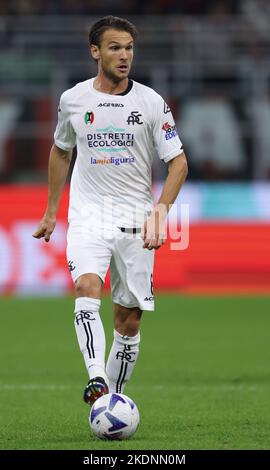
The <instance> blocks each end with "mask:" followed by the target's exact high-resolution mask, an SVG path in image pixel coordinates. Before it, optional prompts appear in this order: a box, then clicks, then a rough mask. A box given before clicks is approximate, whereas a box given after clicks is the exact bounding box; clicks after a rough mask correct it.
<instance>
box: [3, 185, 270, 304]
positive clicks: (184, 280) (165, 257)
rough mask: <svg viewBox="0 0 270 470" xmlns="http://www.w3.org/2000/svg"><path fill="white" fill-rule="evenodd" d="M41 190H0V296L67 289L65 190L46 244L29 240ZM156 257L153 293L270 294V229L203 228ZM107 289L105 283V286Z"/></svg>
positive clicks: (37, 215) (37, 216)
mask: <svg viewBox="0 0 270 470" xmlns="http://www.w3.org/2000/svg"><path fill="white" fill-rule="evenodd" d="M46 199H47V189H46V187H45V186H2V187H0V294H30V295H39V294H40V295H46V294H47V295H61V294H63V293H66V292H68V291H69V290H70V289H71V288H72V283H71V280H70V275H69V272H68V269H67V263H66V254H65V249H66V228H67V222H66V220H67V206H68V187H67V188H66V189H65V191H64V194H63V197H62V200H61V206H60V210H59V214H58V221H57V227H56V230H55V232H54V234H53V236H52V239H51V242H50V243H45V242H44V240H36V239H34V238H33V237H32V233H33V232H34V231H35V229H36V227H37V225H38V223H39V220H40V218H41V216H42V214H43V212H44V209H45V207H46ZM173 243H175V240H172V238H170V237H169V238H168V240H167V242H166V245H165V246H163V247H162V248H161V249H160V250H158V251H157V253H156V262H155V272H154V280H155V287H156V289H165V290H172V289H173V290H176V291H178V292H183V293H231V292H235V293H270V225H269V224H266V223H260V224H259V223H241V224H240V223H239V224H238V223H235V222H234V223H224V222H219V223H217V222H215V223H210V222H207V223H204V222H200V223H198V222H196V224H192V225H191V226H190V227H189V245H188V247H187V248H186V249H184V250H175V249H172V248H173V245H172V244H173ZM106 286H107V287H108V281H107V283H106Z"/></svg>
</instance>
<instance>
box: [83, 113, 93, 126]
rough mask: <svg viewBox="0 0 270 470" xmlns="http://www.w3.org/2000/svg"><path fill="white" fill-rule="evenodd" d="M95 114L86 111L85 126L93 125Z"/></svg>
mask: <svg viewBox="0 0 270 470" xmlns="http://www.w3.org/2000/svg"><path fill="white" fill-rule="evenodd" d="M94 118H95V116H94V113H93V112H92V111H86V113H85V115H84V122H85V124H93V122H94Z"/></svg>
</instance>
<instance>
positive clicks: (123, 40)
mask: <svg viewBox="0 0 270 470" xmlns="http://www.w3.org/2000/svg"><path fill="white" fill-rule="evenodd" d="M91 51H92V55H93V57H94V58H95V59H97V60H98V63H99V68H100V71H101V72H102V73H104V75H106V77H107V78H109V79H110V80H112V81H113V82H115V83H118V82H121V81H122V80H124V79H125V78H127V77H128V74H129V71H130V68H131V64H132V59H133V39H132V36H131V35H130V34H129V33H128V32H126V31H118V30H116V29H108V30H107V31H105V32H104V33H103V34H102V36H101V42H100V47H98V46H92V49H91Z"/></svg>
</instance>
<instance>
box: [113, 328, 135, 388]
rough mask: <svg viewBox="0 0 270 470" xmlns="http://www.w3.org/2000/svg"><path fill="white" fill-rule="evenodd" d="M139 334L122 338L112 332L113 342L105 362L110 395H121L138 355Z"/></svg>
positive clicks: (115, 332)
mask: <svg viewBox="0 0 270 470" xmlns="http://www.w3.org/2000/svg"><path fill="white" fill-rule="evenodd" d="M139 344H140V333H138V334H137V335H136V336H126V335H124V336H122V335H120V333H118V332H117V331H116V330H114V341H113V344H112V347H111V351H110V354H109V357H108V360H107V365H106V374H107V377H108V379H109V390H110V393H115V392H116V393H123V391H124V387H125V385H126V383H127V381H128V380H129V379H130V376H131V374H132V371H133V369H134V366H135V364H136V361H137V358H138V355H139Z"/></svg>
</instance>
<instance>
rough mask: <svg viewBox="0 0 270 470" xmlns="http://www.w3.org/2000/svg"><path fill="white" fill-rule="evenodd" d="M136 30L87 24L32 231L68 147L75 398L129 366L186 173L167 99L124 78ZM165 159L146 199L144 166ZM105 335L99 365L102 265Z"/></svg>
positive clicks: (51, 207)
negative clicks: (107, 299)
mask: <svg viewBox="0 0 270 470" xmlns="http://www.w3.org/2000/svg"><path fill="white" fill-rule="evenodd" d="M136 36H137V31H136V28H135V26H134V25H133V24H131V23H130V22H129V21H127V20H126V19H122V18H117V17H113V16H106V17H104V18H102V19H101V20H99V21H98V22H97V23H95V24H94V25H93V26H92V27H91V30H90V34H89V40H90V51H91V55H92V57H93V59H94V60H95V61H96V63H97V67H98V72H97V76H96V77H94V78H90V79H88V80H86V81H83V82H81V83H78V84H77V85H75V86H74V87H73V88H71V89H69V90H67V91H65V92H64V93H63V94H62V96H61V98H60V104H59V109H58V124H57V127H56V131H55V134H54V142H55V143H54V145H53V146H52V149H51V153H50V158H49V171H48V173H49V183H48V204H47V208H46V211H45V214H44V216H43V218H42V221H41V223H40V225H39V227H38V229H37V231H36V232H35V233H34V234H33V236H34V237H35V238H42V237H44V238H45V241H46V242H48V241H49V240H50V237H51V234H52V232H53V230H54V228H55V224H56V214H57V210H58V205H59V201H60V197H61V193H62V190H63V188H64V184H65V181H66V177H67V174H68V170H69V166H70V162H71V156H72V149H73V148H74V147H75V145H77V159H76V163H75V166H74V170H73V174H72V179H71V186H70V204H69V214H68V221H69V228H68V233H67V261H68V267H69V270H70V273H71V276H72V279H73V281H74V286H75V297H76V300H75V322H74V323H75V329H76V333H77V338H78V342H79V346H80V350H81V352H82V354H83V357H84V361H85V365H86V368H87V371H88V374H89V382H88V385H87V387H86V389H85V391H84V395H83V398H84V400H85V402H86V403H88V404H90V405H91V404H93V402H94V401H95V400H96V399H97V398H98V397H99V396H101V395H103V394H105V393H108V392H109V391H110V392H119V393H121V392H123V390H124V386H125V384H126V382H127V381H128V380H129V378H130V376H131V374H132V371H133V369H134V366H135V364H136V361H137V358H138V353H139V344H140V324H141V317H142V312H143V311H144V310H154V294H153V262H154V250H156V249H158V248H160V246H161V245H162V244H163V243H164V242H165V236H166V230H165V228H166V216H167V213H168V210H169V208H170V205H171V204H173V202H174V201H175V199H176V197H177V195H178V193H179V191H180V188H181V186H182V184H183V182H184V180H185V178H186V175H187V161H186V157H185V155H184V152H183V149H182V144H181V141H180V139H179V137H178V134H177V130H176V127H175V123H174V120H173V117H172V114H171V112H170V109H169V107H168V106H167V104H166V103H165V102H164V101H163V99H162V98H161V96H160V95H158V94H157V93H156V92H155V91H154V90H152V89H151V88H148V87H146V86H144V85H142V84H140V83H137V82H135V81H134V80H131V79H129V72H130V68H131V64H132V59H133V47H134V42H135V39H136ZM155 153H156V154H157V155H158V157H159V158H160V159H161V160H163V161H164V162H165V163H167V164H168V176H167V178H166V181H165V183H164V186H163V191H162V194H161V196H160V199H159V202H158V203H157V205H156V206H155V207H153V201H152V195H151V165H152V160H153V158H154V156H155ZM109 268H110V275H111V290H112V300H113V303H114V340H113V344H112V346H111V350H110V353H109V356H108V360H107V364H106V367H105V334H104V329H103V325H102V321H101V319H100V315H99V309H100V304H101V293H102V286H103V283H104V279H105V276H106V273H107V271H108V269H109Z"/></svg>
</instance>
